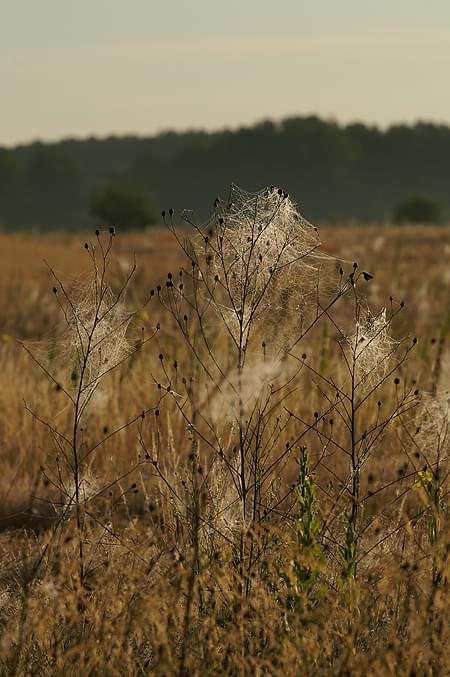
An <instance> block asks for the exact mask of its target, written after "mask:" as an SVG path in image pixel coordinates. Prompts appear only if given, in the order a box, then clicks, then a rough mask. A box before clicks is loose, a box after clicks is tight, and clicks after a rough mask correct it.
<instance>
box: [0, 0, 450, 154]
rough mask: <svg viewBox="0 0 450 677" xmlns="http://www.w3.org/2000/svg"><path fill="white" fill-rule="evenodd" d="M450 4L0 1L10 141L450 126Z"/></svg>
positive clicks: (1, 131)
mask: <svg viewBox="0 0 450 677" xmlns="http://www.w3.org/2000/svg"><path fill="white" fill-rule="evenodd" d="M449 72H450V0H427V2H424V1H423V0H326V1H325V0H308V1H305V0H272V1H270V2H269V1H268V0H226V2H217V1H216V0H189V1H185V0H178V1H177V2H175V1H174V0H159V1H156V0H127V2H125V0H120V1H119V0H76V1H75V0H0V145H3V146H12V145H15V144H18V143H27V142H29V141H32V140H37V139H40V140H43V141H53V140H58V139H61V138H65V137H77V138H82V137H87V136H92V135H95V136H100V137H103V136H107V135H110V134H117V135H123V134H137V135H152V134H155V133H157V132H160V131H163V130H167V129H177V130H186V129H222V128H224V127H228V128H236V127H238V126H241V125H249V124H253V123H254V122H259V121H262V120H265V119H273V120H277V119H280V118H283V117H288V116H293V115H309V114H317V115H320V116H322V117H325V118H334V119H336V120H338V121H339V122H342V123H346V122H353V121H356V120H358V121H362V122H366V123H369V124H377V125H380V126H383V127H384V126H387V125H389V124H392V123H399V122H406V123H411V122H414V121H416V120H419V119H420V120H428V121H436V122H443V123H446V124H450V86H449V80H450V77H449Z"/></svg>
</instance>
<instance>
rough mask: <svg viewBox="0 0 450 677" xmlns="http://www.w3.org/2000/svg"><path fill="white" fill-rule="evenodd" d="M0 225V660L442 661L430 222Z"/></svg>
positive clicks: (181, 671) (268, 666) (436, 665)
mask: <svg viewBox="0 0 450 677" xmlns="http://www.w3.org/2000/svg"><path fill="white" fill-rule="evenodd" d="M165 220H166V225H165V227H161V228H154V229H151V230H148V231H146V232H142V233H138V234H135V233H131V234H121V233H116V232H115V231H110V230H109V229H108V228H105V229H104V230H102V231H101V232H100V233H98V234H95V233H85V234H81V235H80V234H62V233H59V234H48V235H38V234H30V233H27V234H14V235H9V234H0V264H1V265H0V289H1V297H2V300H3V301H2V305H1V307H0V363H1V369H0V411H1V416H0V449H1V454H0V549H1V555H2V556H1V564H0V666H1V668H0V672H1V674H5V675H55V676H56V675H75V674H77V675H80V674H81V675H83V676H84V675H147V674H148V675H150V674H152V675H153V674H154V675H167V676H169V675H180V676H181V675H197V674H201V673H203V674H208V675H247V674H248V675H250V674H255V675H283V674H284V675H363V674H366V675H367V674H368V675H380V676H381V675H405V676H406V675H410V676H413V675H416V676H418V675H446V674H449V672H448V670H449V669H448V665H449V664H450V648H449V647H450V642H449V641H448V639H449V620H448V611H447V610H448V608H449V604H450V592H449V587H448V567H449V556H450V529H449V522H448V496H449V451H450V438H449V429H448V424H449V404H450V396H449V395H448V388H449V384H450V352H449V350H450V346H449V334H450V272H449V271H450V268H449V264H450V230H449V229H448V228H447V227H444V226H441V227H433V226H401V227H400V226H396V227H394V226H390V225H386V226H380V225H370V224H367V225H355V226H333V227H331V226H328V227H327V226H324V227H322V228H319V232H318V233H317V231H316V230H315V229H314V228H313V227H312V226H311V225H310V224H309V223H308V222H306V221H304V220H303V219H302V217H301V216H300V215H299V213H298V212H297V210H296V207H295V205H294V204H293V203H292V202H291V200H290V198H289V196H287V195H286V194H285V193H283V192H282V191H277V190H276V189H273V190H270V189H269V190H267V191H263V192H261V193H259V194H257V195H253V194H246V193H244V192H243V191H239V190H237V189H236V194H235V196H234V200H233V201H232V203H230V204H222V203H217V204H216V208H215V213H214V214H213V216H212V219H211V222H210V223H209V224H207V225H206V226H205V227H202V228H197V227H196V225H195V224H193V223H192V224H188V226H186V227H185V228H183V229H179V228H175V227H174V226H172V223H171V215H170V214H169V212H168V213H167V215H165Z"/></svg>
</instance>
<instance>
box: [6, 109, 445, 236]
mask: <svg viewBox="0 0 450 677" xmlns="http://www.w3.org/2000/svg"><path fill="white" fill-rule="evenodd" d="M231 182H234V183H236V184H238V185H241V186H242V187H244V188H245V189H246V190H258V189H260V188H262V187H264V186H266V185H270V184H276V185H279V186H282V187H283V188H284V189H285V190H286V191H288V192H289V193H290V194H291V195H292V196H293V198H294V199H295V200H296V201H297V202H298V204H299V206H300V210H301V211H302V213H303V214H304V215H305V216H306V217H307V218H309V219H310V220H313V221H318V222H320V221H322V222H323V221H327V222H342V221H350V220H357V221H388V220H391V219H392V218H394V217H397V218H398V219H399V220H408V219H409V218H411V220H414V218H413V217H414V213H417V214H419V215H420V217H421V218H420V219H419V218H418V220H433V221H438V220H449V218H450V190H449V186H450V127H449V126H445V125H436V124H430V123H423V122H419V123H416V124H415V125H395V126H391V127H389V128H388V129H386V130H382V129H379V128H377V127H369V126H366V125H363V124H360V123H358V124H350V125H340V124H338V123H336V122H333V121H329V120H323V119H320V118H318V117H314V116H310V117H293V118H287V119H284V120H282V121H280V122H272V121H266V122H262V123H259V124H256V125H253V126H250V127H242V128H240V129H237V130H224V131H220V132H212V133H208V132H204V131H198V132H197V131H190V132H180V133H177V132H165V133H162V134H159V135H157V136H154V137H149V138H140V137H134V136H128V137H109V138H105V139H97V138H89V139H85V140H75V139H66V140H63V141H61V142H58V143H51V144H50V143H40V142H36V143H32V144H28V145H23V146H17V147H15V148H12V149H7V148H0V228H3V229H5V230H17V229H25V228H34V229H40V230H49V229H70V230H75V229H77V230H81V229H85V228H91V227H92V226H93V225H94V224H98V223H99V222H101V221H108V222H111V221H117V223H115V224H114V225H118V226H119V227H120V226H122V227H124V228H126V227H128V228H138V227H140V226H142V225H145V224H147V223H148V224H151V223H157V222H159V221H160V218H159V215H160V213H161V211H162V209H164V208H168V207H172V208H173V209H174V210H175V215H176V218H179V216H178V215H179V214H180V212H181V210H182V209H185V208H188V209H192V210H193V211H194V214H195V215H196V217H197V219H198V220H199V221H201V220H203V219H204V218H206V217H207V216H208V214H209V213H210V212H211V210H212V206H213V202H214V199H215V197H216V196H218V195H221V196H226V193H227V190H228V186H229V184H230V183H231ZM414 204H415V205H416V208H415V209H416V212H414V208H413V206H412V205H414ZM417 205H418V207H417ZM408 209H409V211H408ZM417 209H418V211H417ZM411 210H412V211H411ZM411 214H412V217H411Z"/></svg>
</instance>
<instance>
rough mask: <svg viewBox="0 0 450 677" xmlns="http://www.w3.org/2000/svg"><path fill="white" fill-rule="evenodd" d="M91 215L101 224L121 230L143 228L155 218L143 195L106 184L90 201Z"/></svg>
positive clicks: (117, 185) (113, 184) (153, 221)
mask: <svg viewBox="0 0 450 677" xmlns="http://www.w3.org/2000/svg"><path fill="white" fill-rule="evenodd" d="M91 213H92V214H93V216H95V217H96V218H97V219H98V220H100V221H101V222H102V223H103V224H105V225H108V226H117V227H118V228H120V229H122V230H134V229H140V228H145V226H148V225H151V224H154V223H155V222H156V217H155V214H154V211H153V209H152V207H151V205H150V203H149V201H148V199H147V196H146V195H145V194H144V193H141V192H138V191H134V190H132V189H130V188H126V187H125V186H121V185H119V184H115V183H107V184H106V185H105V186H103V188H101V189H100V190H99V191H98V192H97V193H95V194H94V195H93V196H92V199H91Z"/></svg>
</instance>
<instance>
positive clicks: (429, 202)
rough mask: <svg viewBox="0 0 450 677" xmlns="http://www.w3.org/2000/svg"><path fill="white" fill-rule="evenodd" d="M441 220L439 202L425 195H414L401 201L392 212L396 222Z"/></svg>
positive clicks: (431, 221) (437, 221) (434, 221)
mask: <svg viewBox="0 0 450 677" xmlns="http://www.w3.org/2000/svg"><path fill="white" fill-rule="evenodd" d="M441 220H442V214H441V207H440V205H439V203H438V202H436V200H433V198H430V197H427V196H426V195H416V196H415V197H413V198H411V199H410V200H407V201H406V202H402V203H401V204H400V205H399V206H398V207H397V209H396V210H395V214H394V221H395V222H396V223H439V222H440V221H441Z"/></svg>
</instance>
